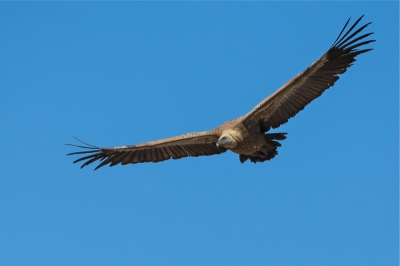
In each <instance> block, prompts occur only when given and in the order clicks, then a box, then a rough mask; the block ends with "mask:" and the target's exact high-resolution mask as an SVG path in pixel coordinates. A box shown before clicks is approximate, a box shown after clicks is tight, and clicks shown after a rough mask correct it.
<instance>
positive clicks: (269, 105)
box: [68, 17, 374, 169]
mask: <svg viewBox="0 0 400 266" xmlns="http://www.w3.org/2000/svg"><path fill="white" fill-rule="evenodd" d="M361 19H362V17H360V18H359V19H358V20H357V21H356V22H355V23H354V24H353V25H352V26H351V27H350V29H349V30H347V31H346V33H344V30H345V29H346V27H347V24H348V22H349V21H350V20H348V21H347V23H346V25H345V26H344V27H343V29H342V31H341V33H340V34H339V36H338V37H337V39H336V41H335V42H334V44H333V45H332V47H331V48H330V49H329V50H328V51H327V52H326V53H325V54H323V55H322V56H321V57H320V58H319V59H318V60H317V61H315V62H314V63H313V64H312V65H311V66H309V67H308V68H307V69H306V70H304V71H303V72H301V73H300V74H298V75H297V76H295V77H294V78H292V79H291V80H290V81H289V82H287V83H286V84H285V85H283V86H282V87H281V88H279V89H278V90H277V91H276V92H274V93H273V94H272V95H271V96H269V97H268V98H266V99H265V100H263V101H262V102H261V103H259V104H258V105H257V106H256V107H255V108H254V109H253V110H251V111H250V112H249V113H247V114H246V115H244V116H242V117H239V118H237V119H234V120H230V121H226V122H225V123H223V124H222V125H220V126H219V127H217V128H215V129H213V130H210V131H205V132H195V133H188V134H185V135H181V136H177V137H172V138H167V139H162V140H157V141H151V142H146V143H142V144H139V145H130V146H121V147H114V148H99V147H96V146H91V145H88V144H86V143H84V144H86V145H87V146H79V145H71V144H69V145H71V146H75V147H80V148H84V149H86V150H85V151H80V152H73V153H70V154H68V155H76V154H89V155H86V156H84V157H82V158H79V159H78V160H75V161H74V163H76V162H79V161H86V162H85V163H84V164H83V165H82V167H84V166H86V165H89V164H91V163H93V162H95V161H100V164H99V165H98V166H97V167H96V168H95V169H98V168H100V167H102V166H104V165H107V164H110V166H114V165H117V164H119V163H121V164H123V165H125V164H135V163H142V162H160V161H164V160H168V159H171V158H172V159H179V158H182V157H188V156H194V157H196V156H202V155H213V154H220V153H223V152H225V151H227V150H230V151H232V152H234V153H237V154H239V159H240V161H241V162H242V163H243V162H245V161H246V160H250V161H251V162H253V163H256V162H264V161H266V160H270V159H272V158H274V157H275V156H276V155H277V154H278V152H277V148H278V147H280V146H281V144H280V143H279V141H280V140H284V139H285V138H286V133H266V132H268V131H269V130H270V129H271V128H277V127H279V126H280V125H282V124H284V123H286V122H287V121H288V119H290V118H291V117H293V116H295V115H296V114H297V113H298V112H299V111H301V110H302V109H303V108H304V107H305V106H306V105H307V104H309V103H310V102H311V101H312V100H314V99H315V98H317V97H319V96H320V95H321V94H322V93H323V92H324V91H325V90H327V89H328V88H330V87H331V86H333V85H334V83H335V82H336V81H337V80H338V79H339V76H338V75H339V74H343V73H344V72H346V70H347V68H348V67H350V66H351V65H352V63H353V62H354V61H355V57H356V56H358V55H359V54H362V53H365V52H368V51H370V50H372V49H364V50H358V49H357V48H359V47H361V46H363V45H366V44H369V43H371V42H373V41H374V40H364V41H362V42H359V41H360V40H363V39H365V38H366V37H368V36H370V35H371V34H372V33H367V34H364V35H361V36H357V35H358V33H360V32H361V31H362V30H363V29H364V28H366V27H367V26H368V25H369V24H370V23H367V24H365V25H364V26H362V27H360V28H359V29H357V30H354V31H353V29H354V28H355V26H356V25H357V24H358V23H359V22H360V20H361ZM343 33H344V34H343ZM342 34H343V35H342ZM82 167H81V168H82Z"/></svg>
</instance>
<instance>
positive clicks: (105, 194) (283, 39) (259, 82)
mask: <svg viewBox="0 0 400 266" xmlns="http://www.w3.org/2000/svg"><path fill="white" fill-rule="evenodd" d="M398 12H399V4H398V2H168V3H164V2H115V3H113V2H96V3H92V2H59V3H52V2H39V3H28V2H24V3H22V2H21V3H12V2H2V3H0V25H1V26H0V39H1V41H0V62H1V63H0V88H1V97H0V112H1V123H0V132H1V147H2V149H1V155H0V156H1V160H0V171H1V178H0V264H1V265H364V266H365V265H397V264H398V248H399V244H398V233H399V225H398V221H399V218H398V213H399V212H398V210H399V200H398V191H399V181H398V173H399V172H398V171H399V166H398V164H399V154H398V152H399V135H398V133H399V115H398V112H399V107H398V106H399V104H398V103H399V13H398ZM362 14H365V17H364V19H363V20H362V22H363V23H367V22H370V21H372V22H373V24H372V25H370V26H369V27H368V28H367V30H366V32H369V31H374V32H375V34H374V35H373V38H374V39H376V40H377V42H375V43H373V44H371V45H369V47H373V48H374V50H373V51H372V52H369V53H367V54H363V55H361V56H359V57H357V62H355V64H354V66H353V67H351V68H350V69H349V70H348V71H347V72H346V73H345V74H344V75H342V76H341V77H340V80H339V81H338V82H337V83H336V85H335V86H334V87H332V88H331V89H330V90H328V91H327V92H325V93H324V94H323V95H322V97H320V98H318V99H317V100H316V101H314V102H312V103H311V104H310V105H309V106H307V107H306V108H305V109H304V110H303V111H302V112H300V113H299V114H298V115H297V116H296V117H295V118H292V119H291V120H290V121H289V122H288V123H287V124H285V125H283V126H282V127H281V128H279V129H277V130H274V132H288V138H287V139H286V140H285V141H283V142H282V147H281V148H280V149H279V155H278V156H277V157H276V158H275V159H273V160H272V161H269V162H265V163H262V164H252V163H244V164H241V163H240V162H239V158H238V155H236V154H233V153H229V152H228V153H225V154H223V155H219V156H211V157H200V158H185V159H181V160H176V161H174V160H170V161H167V162H162V163H157V164H153V163H148V164H138V165H129V166H120V165H119V166H116V167H113V168H108V167H104V168H101V169H100V170H98V171H93V170H92V169H93V168H94V166H92V165H91V166H89V167H87V168H84V169H83V170H80V169H79V165H73V164H72V161H73V160H74V159H75V158H72V157H66V156H65V154H66V153H68V152H72V151H76V149H74V148H71V147H68V146H64V143H76V141H75V140H74V139H73V138H72V136H77V137H79V138H80V139H82V140H84V141H86V142H88V143H90V144H93V145H98V146H102V147H110V146H120V145H129V144H138V143H141V142H145V141H150V140H157V139H160V138H165V137H172V136H175V135H180V134H184V133H187V132H195V131H204V130H209V129H212V128H214V127H216V126H218V125H219V124H221V123H222V122H224V121H226V120H230V119H234V118H236V117H238V116H241V115H244V114H245V113H247V112H248V111H250V110H251V109H252V108H253V107H254V106H255V105H256V104H258V103H259V102H260V101H261V100H263V99H264V98H266V97H267V96H268V95H270V94H271V93H273V92H274V91H275V90H276V89H278V88H279V87H280V86H281V85H283V84H284V83H286V82H287V81H288V80H289V79H291V78H292V77H293V76H295V75H296V74H298V73H300V72H301V71H303V70H304V69H305V68H306V67H308V66H309V65H310V64H311V63H312V62H314V61H315V60H316V59H318V58H319V57H320V56H321V55H322V54H323V53H324V52H325V51H326V50H327V49H328V48H329V47H330V46H331V44H332V43H333V41H334V40H335V39H336V37H337V35H338V34H339V32H340V30H341V29H342V27H343V25H344V23H345V22H346V20H347V19H348V18H349V17H352V19H353V20H352V21H355V19H357V18H358V17H359V16H361V15H362Z"/></svg>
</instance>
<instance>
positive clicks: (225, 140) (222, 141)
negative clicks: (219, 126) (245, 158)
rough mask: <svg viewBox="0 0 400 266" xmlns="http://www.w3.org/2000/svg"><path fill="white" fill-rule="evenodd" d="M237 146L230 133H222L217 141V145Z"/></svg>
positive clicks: (228, 147) (229, 147) (227, 147)
mask: <svg viewBox="0 0 400 266" xmlns="http://www.w3.org/2000/svg"><path fill="white" fill-rule="evenodd" d="M236 146H237V141H236V140H235V139H234V138H233V137H232V135H230V134H223V135H222V136H221V137H220V138H219V139H218V141H217V147H218V148H219V147H223V148H226V149H233V148H235V147H236Z"/></svg>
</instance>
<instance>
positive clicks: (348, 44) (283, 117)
mask: <svg viewBox="0 0 400 266" xmlns="http://www.w3.org/2000/svg"><path fill="white" fill-rule="evenodd" d="M362 18H363V16H361V17H360V18H359V19H358V20H357V21H356V22H355V23H354V24H353V25H352V26H351V27H350V28H349V29H348V30H347V31H346V27H347V25H348V23H349V21H350V19H349V20H348V21H347V22H346V24H345V26H344V27H343V29H342V31H341V32H340V34H339V36H338V37H337V38H336V40H335V42H334V43H333V45H332V46H331V48H330V49H329V50H328V51H327V52H326V53H325V54H324V55H322V56H321V57H320V58H319V59H318V60H317V61H315V62H314V63H313V64H312V65H311V66H310V67H308V68H307V69H306V70H305V71H303V72H302V73H300V74H298V75H297V76H295V77H294V78H293V79H291V80H290V81H289V82H287V83H286V84H285V85H283V86H282V87H281V88H279V89H278V90H277V91H276V92H275V93H273V94H272V95H271V96H269V97H268V98H266V99H265V100H263V101H262V102H261V103H260V104H258V105H257V106H256V107H255V108H254V109H253V110H251V111H250V112H249V113H248V114H246V115H245V116H244V117H243V123H244V124H248V125H251V124H258V125H260V127H261V131H262V132H266V131H268V130H269V129H270V128H277V127H279V126H280V125H282V124H284V123H286V122H287V121H288V119H289V118H291V117H293V116H295V115H296V114H297V113H298V112H299V111H301V110H302V109H304V107H305V106H306V105H307V104H309V103H310V102H311V101H313V100H314V99H315V98H317V97H319V96H320V95H321V94H322V93H323V92H324V91H325V90H327V89H328V88H330V87H331V86H333V85H334V84H335V82H336V81H337V80H338V79H339V76H338V75H339V74H343V73H345V72H346V70H347V68H349V67H350V66H351V65H352V63H353V62H354V61H356V60H355V57H356V56H358V55H359V54H362V53H366V52H368V51H371V50H372V49H363V50H358V49H357V48H359V47H361V46H364V45H367V44H369V43H371V42H374V41H375V40H365V41H362V42H359V41H361V40H364V39H365V38H367V37H368V36H370V35H371V34H373V33H372V32H371V33H366V34H363V35H361V36H358V37H357V34H359V33H360V32H362V31H363V30H364V29H365V28H366V27H367V26H368V25H369V24H371V23H367V24H365V25H363V26H361V27H360V28H359V29H357V30H355V31H353V29H354V28H355V27H356V26H357V24H358V23H359V22H360V21H361V19H362ZM343 33H344V35H342V34H343Z"/></svg>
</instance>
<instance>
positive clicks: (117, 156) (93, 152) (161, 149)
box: [67, 131, 226, 170]
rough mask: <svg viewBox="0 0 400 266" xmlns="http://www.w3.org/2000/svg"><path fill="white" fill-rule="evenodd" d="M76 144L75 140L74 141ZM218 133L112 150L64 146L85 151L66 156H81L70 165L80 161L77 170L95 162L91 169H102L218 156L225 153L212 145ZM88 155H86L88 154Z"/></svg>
mask: <svg viewBox="0 0 400 266" xmlns="http://www.w3.org/2000/svg"><path fill="white" fill-rule="evenodd" d="M77 140H78V141H80V140H79V139H77ZM217 141H218V134H216V133H215V132H214V131H207V132H196V133H189V134H185V135H181V136H177V137H173V138H168V139H162V140H157V141H151V142H146V143H142V144H139V145H131V146H122V147H114V148H100V147H96V146H92V145H89V144H87V143H84V142H83V141H80V142H82V143H84V144H85V145H86V146H82V145H75V144H67V145H69V146H73V147H78V148H82V149H86V150H85V151H78V152H72V153H69V154H67V155H81V154H84V155H85V156H84V157H82V158H78V159H77V160H75V161H74V163H77V162H82V161H84V163H83V164H82V166H81V168H83V167H85V166H87V165H89V164H91V163H93V162H96V161H99V162H100V163H99V165H97V166H96V168H95V170H97V169H99V168H101V167H103V166H105V165H108V164H109V165H110V166H114V165H117V164H122V165H125V164H135V163H144V162H153V163H156V162H161V161H165V160H168V159H171V158H172V159H180V158H183V157H189V156H194V157H197V156H202V155H213V154H220V153H223V152H225V151H226V149H224V148H218V147H217V146H216V143H217ZM88 154H89V155H88Z"/></svg>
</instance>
